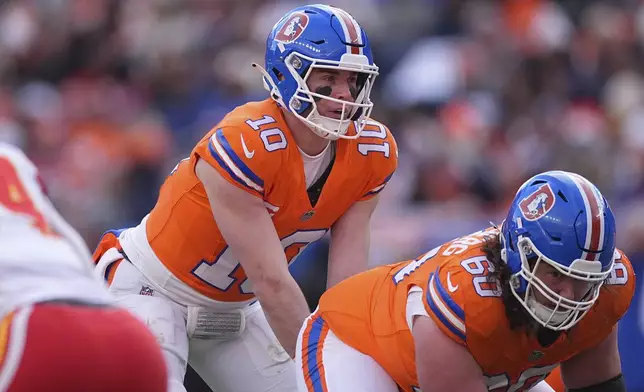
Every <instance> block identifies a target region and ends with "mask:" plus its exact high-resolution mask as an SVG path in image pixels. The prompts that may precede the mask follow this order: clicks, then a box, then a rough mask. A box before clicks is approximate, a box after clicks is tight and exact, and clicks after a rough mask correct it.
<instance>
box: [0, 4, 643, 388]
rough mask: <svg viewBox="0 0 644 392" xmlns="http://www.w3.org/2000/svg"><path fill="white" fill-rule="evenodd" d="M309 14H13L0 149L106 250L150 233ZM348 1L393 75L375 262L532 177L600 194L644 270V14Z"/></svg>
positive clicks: (12, 7)
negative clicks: (270, 51) (209, 136)
mask: <svg viewBox="0 0 644 392" xmlns="http://www.w3.org/2000/svg"><path fill="white" fill-rule="evenodd" d="M304 3H307V2H293V1H264V0H130V1H125V0H5V1H2V2H0V4H1V5H0V140H2V141H8V142H10V143H13V144H16V145H18V146H20V147H22V148H23V149H24V150H25V151H26V152H27V154H28V155H29V156H30V158H31V159H32V160H34V161H35V162H36V164H37V165H38V167H39V168H40V170H41V172H42V175H43V178H44V180H45V182H46V184H47V186H48V188H49V192H50V194H51V196H52V198H53V199H54V201H55V203H56V205H57V206H58V207H59V209H60V211H61V212H62V213H63V215H64V216H65V217H67V219H68V220H69V221H70V222H71V223H72V224H73V225H74V226H75V227H76V228H78V229H79V231H80V232H81V233H82V234H83V236H84V237H85V239H86V240H87V243H88V245H89V246H90V248H93V247H94V246H95V244H96V243H97V239H98V237H99V236H100V234H101V233H102V232H103V231H105V230H106V229H109V228H115V227H125V226H130V225H134V224H136V223H138V222H139V220H140V219H141V217H143V216H144V215H145V214H146V213H147V212H148V211H149V210H150V208H151V207H152V206H153V205H154V203H155V201H156V196H157V192H158V187H159V185H160V184H161V183H162V181H163V180H164V178H165V176H166V175H167V173H169V171H170V170H171V169H172V167H173V166H174V165H175V164H176V163H177V161H179V160H180V159H182V158H183V157H185V156H187V155H188V154H189V152H190V150H191V148H192V146H193V145H194V143H195V142H196V141H197V140H198V139H200V138H201V137H202V135H203V134H204V133H206V132H207V131H208V130H210V128H211V127H213V126H214V125H215V124H216V123H217V122H218V121H219V120H220V119H221V118H222V117H223V116H224V115H225V114H226V113H227V112H228V111H229V110H231V109H233V108H234V107H236V106H238V105H241V104H243V103H245V102H247V101H249V100H260V99H264V98H265V97H266V92H265V91H264V90H263V86H262V83H261V78H260V75H259V73H257V71H256V70H254V69H253V68H251V66H250V64H251V62H254V61H255V62H259V63H263V53H264V48H265V39H266V35H267V34H268V32H269V30H270V28H271V27H272V25H273V24H274V23H275V22H276V21H277V20H278V19H279V17H280V16H281V15H282V14H283V13H284V12H285V11H286V10H288V9H290V8H292V7H294V6H297V5H300V4H304ZM308 3H312V2H308ZM332 5H335V6H339V7H341V8H344V9H346V10H347V11H349V12H350V13H352V14H353V15H354V17H355V18H356V19H357V20H358V21H359V22H360V23H361V24H362V26H363V28H364V29H365V30H366V31H367V33H368V35H369V38H370V40H371V43H372V46H373V50H374V54H375V60H376V63H377V64H378V66H379V67H380V70H381V72H380V76H379V77H378V79H377V80H376V86H375V88H374V92H373V96H372V97H373V99H374V101H375V103H376V107H375V109H374V112H373V114H374V118H376V119H378V120H380V121H382V122H384V123H385V124H387V125H388V126H389V127H390V129H391V130H392V132H393V133H394V135H395V136H396V139H397V141H398V144H399V149H400V167H399V170H398V172H397V174H396V176H395V177H394V179H393V180H392V181H391V183H390V185H389V186H388V187H387V189H386V190H385V191H384V193H383V194H382V197H381V205H380V207H379V209H378V211H377V213H376V216H375V218H374V223H373V243H374V245H373V246H372V252H371V253H372V260H371V261H372V263H373V264H379V263H385V262H393V261H397V260H402V259H405V258H411V257H415V256H416V255H418V254H419V253H421V252H422V251H423V250H425V249H428V248H430V247H433V246H435V245H437V244H439V243H441V242H443V241H446V240H449V239H451V238H453V237H455V236H458V235H461V234H465V233H469V232H472V231H475V230H478V229H480V228H482V227H486V226H487V225H489V222H490V221H492V222H495V223H498V222H500V221H501V219H502V218H503V213H504V211H505V209H506V207H507V203H508V202H509V201H510V200H511V198H512V197H513V195H514V191H515V190H516V188H517V187H518V186H519V185H520V184H521V183H522V182H523V181H525V179H527V178H528V177H529V176H530V175H532V174H534V173H536V172H538V171H542V170H547V169H554V168H557V169H564V170H571V171H576V172H578V173H580V174H582V175H584V176H586V177H587V178H588V179H590V180H591V181H593V182H595V183H596V184H597V185H598V186H599V188H600V189H601V190H602V191H603V193H604V194H605V196H606V197H607V198H608V200H609V202H610V203H611V205H612V207H613V208H614V210H615V212H616V215H617V219H618V226H619V228H618V236H619V240H618V243H619V246H620V247H622V248H623V249H624V250H625V251H626V252H627V254H629V256H630V257H631V259H632V260H633V261H634V263H635V264H636V268H637V269H638V271H641V273H640V276H641V275H642V274H643V273H644V267H643V265H644V197H643V196H644V51H643V49H644V1H641V0H610V1H608V0H606V1H594V0H561V1H551V0H492V1H488V0H334V1H333V2H332ZM393 228H395V229H393ZM324 255H325V246H324V243H321V244H317V245H316V246H313V247H312V249H311V250H310V251H309V252H308V253H307V254H306V257H305V258H304V260H301V261H300V262H298V263H297V264H296V266H294V273H296V275H298V277H299V278H300V280H301V282H302V284H303V285H305V286H306V287H313V289H311V290H312V291H311V292H312V293H315V292H316V291H319V290H321V286H320V285H321V284H323V283H322V281H321V280H320V279H319V277H318V278H313V277H314V276H317V275H315V273H314V272H317V271H319V270H320V269H323V268H324V266H323V262H322V261H323V260H324ZM641 293H642V284H641V282H640V283H639V291H638V296H637V298H636V299H635V302H634V304H633V307H632V309H631V311H629V313H628V314H627V317H626V318H625V319H624V320H623V322H622V326H621V331H620V344H621V346H622V354H623V356H624V363H625V365H624V367H625V369H624V372H625V374H626V376H627V381H628V383H629V387H630V388H631V389H629V390H635V391H644V374H642V372H641V371H639V370H638V368H639V367H641V365H639V363H637V359H638V358H637V357H638V354H639V355H642V354H644V338H643V337H642V330H644V300H642V299H641V297H642V294H641ZM311 295H312V296H313V297H314V296H315V294H311ZM312 301H313V302H314V301H315V298H313V299H312Z"/></svg>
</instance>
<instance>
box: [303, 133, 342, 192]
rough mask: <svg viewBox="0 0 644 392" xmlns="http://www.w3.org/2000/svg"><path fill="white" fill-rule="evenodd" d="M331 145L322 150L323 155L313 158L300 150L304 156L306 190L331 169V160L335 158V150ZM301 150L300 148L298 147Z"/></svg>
mask: <svg viewBox="0 0 644 392" xmlns="http://www.w3.org/2000/svg"><path fill="white" fill-rule="evenodd" d="M331 144H332V143H330V142H329V144H327V146H326V147H325V148H324V150H322V152H321V153H319V154H317V155H314V156H311V155H308V154H307V153H305V152H304V151H302V150H301V149H300V154H301V155H302V161H303V162H304V177H305V178H306V189H308V188H309V187H310V186H311V184H314V183H315V181H317V180H318V179H319V178H320V177H321V176H322V173H324V171H325V170H326V169H327V167H329V163H331V158H333V148H332V147H331ZM298 149H299V147H298Z"/></svg>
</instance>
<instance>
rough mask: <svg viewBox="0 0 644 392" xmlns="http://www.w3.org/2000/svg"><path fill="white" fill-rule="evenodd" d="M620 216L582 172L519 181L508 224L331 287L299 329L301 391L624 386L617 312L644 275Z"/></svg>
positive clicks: (596, 390) (607, 391)
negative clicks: (618, 225)
mask: <svg viewBox="0 0 644 392" xmlns="http://www.w3.org/2000/svg"><path fill="white" fill-rule="evenodd" d="M634 278H635V277H634V275H633V270H632V268H631V264H630V262H629V260H628V259H627V258H626V256H625V255H624V254H623V253H622V252H621V251H619V250H616V249H615V218H614V216H613V213H612V211H611V209H610V207H609V206H608V204H607V202H606V200H605V199H604V197H603V196H602V195H601V193H600V192H599V190H597V188H596V187H595V186H594V185H593V184H591V183H590V182H589V181H588V180H586V179H585V178H583V177H581V176H579V175H577V174H573V173H568V172H562V171H551V172H546V173H542V174H540V175H537V176H535V177H533V178H531V179H530V180H528V181H527V182H526V183H525V184H524V185H523V186H522V187H521V188H520V189H519V191H518V193H517V195H516V197H515V199H514V201H513V202H512V205H511V206H510V210H509V212H508V215H507V218H506V219H505V221H504V222H503V225H502V227H501V229H498V228H496V227H493V228H489V229H487V230H483V231H480V232H477V233H474V234H471V235H468V236H465V237H461V238H458V239H456V240H453V241H451V242H448V243H446V244H444V245H441V246H439V247H437V248H435V249H433V250H431V251H429V252H428V253H426V254H424V255H422V256H421V257H419V258H418V259H415V260H410V261H405V262H401V263H396V264H391V265H387V266H382V267H379V268H376V269H373V270H370V271H367V272H364V273H361V274H359V275H356V276H354V277H352V278H349V279H347V280H345V281H344V282H342V283H340V284H338V285H336V286H335V287H333V288H331V289H330V290H329V291H327V292H326V293H325V294H324V295H323V296H322V298H321V300H320V305H319V308H318V309H317V311H316V312H314V313H313V314H312V315H311V316H310V317H309V318H308V320H307V321H306V322H305V323H304V326H303V328H302V330H301V332H300V336H299V339H298V347H297V363H298V367H299V370H300V371H299V372H298V377H299V379H298V388H299V390H300V391H316V392H317V391H330V392H340V391H379V392H397V391H399V388H400V390H403V391H409V392H412V391H414V392H417V391H421V390H422V391H425V392H427V391H467V392H484V391H507V392H510V391H513V392H514V391H527V390H530V391H552V389H551V388H550V387H549V386H548V385H547V384H546V383H545V382H542V380H544V379H545V377H546V376H547V375H548V374H549V373H550V372H551V371H552V370H553V369H554V368H555V367H556V366H558V365H559V364H561V373H562V377H563V381H564V383H565V385H566V388H568V390H569V391H576V392H581V391H587V392H590V391H593V392H600V391H603V392H619V391H625V386H624V382H623V380H622V376H621V367H620V358H619V352H618V349H617V335H616V334H617V327H616V324H617V321H618V320H619V319H620V318H621V317H622V315H623V314H624V313H625V312H626V310H627V308H628V306H629V304H630V301H631V298H632V297H633V292H634V286H635V282H634V281H635V279H634Z"/></svg>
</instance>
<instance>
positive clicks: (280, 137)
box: [123, 99, 398, 302]
mask: <svg viewBox="0 0 644 392" xmlns="http://www.w3.org/2000/svg"><path fill="white" fill-rule="evenodd" d="M354 129H355V128H354ZM354 129H350V130H349V132H352V131H353V132H355V130H354ZM199 159H203V160H205V161H206V162H208V163H209V164H210V165H211V166H212V167H213V168H215V169H216V170H217V171H218V172H219V173H220V174H221V175H222V176H223V177H224V178H226V180H228V181H229V182H230V183H231V184H233V185H235V186H237V187H239V188H240V189H243V190H244V191H247V192H249V193H251V194H253V195H255V196H257V197H259V198H261V199H262V200H263V201H264V204H265V206H266V209H267V211H268V212H269V214H270V215H271V216H272V220H273V222H274V224H275V228H276V230H277V234H278V236H279V238H280V239H281V242H282V246H283V247H284V250H285V252H286V256H287V260H289V262H290V261H292V260H293V259H294V257H295V256H296V255H298V254H299V253H301V251H302V250H303V249H304V247H305V246H306V245H308V244H309V243H311V242H314V241H316V240H318V239H319V238H320V237H322V236H323V235H324V234H325V233H326V232H327V231H328V230H329V229H330V227H331V226H332V225H333V223H334V222H335V221H336V220H338V218H340V217H341V216H342V215H343V214H344V213H345V211H347V209H349V207H351V205H352V204H353V203H355V202H356V201H362V200H367V199H370V198H372V197H373V196H374V195H376V194H377V193H378V192H380V191H381V190H382V189H383V188H384V186H385V184H386V183H387V181H388V180H389V178H390V177H391V175H392V174H393V172H394V171H395V169H396V166H397V159H398V158H397V149H396V143H395V141H394V138H393V137H392V135H391V133H390V132H389V130H388V129H387V128H386V127H385V126H384V125H382V124H380V123H378V122H375V121H371V122H370V123H369V125H368V126H367V127H366V128H365V130H364V131H363V132H362V134H361V136H360V137H359V138H357V139H354V140H346V139H340V140H338V141H337V142H336V150H335V161H334V163H333V167H332V170H331V172H330V174H329V177H328V179H327V181H326V183H325V185H324V187H323V189H322V192H321V194H320V197H319V199H318V201H317V203H316V204H315V205H314V206H312V205H311V203H310V201H309V197H308V194H307V190H306V182H305V174H304V166H303V165H304V164H303V160H302V156H301V153H300V150H299V149H298V147H297V144H296V143H295V140H294V139H293V136H292V134H291V132H290V130H289V128H288V127H287V125H286V122H285V120H284V116H283V113H282V111H281V109H280V108H279V107H278V105H277V104H276V103H275V102H274V101H272V100H270V99H268V100H265V101H262V102H251V103H248V104H246V105H243V106H240V107H238V108H236V109H235V110H233V111H232V112H230V113H229V114H228V115H227V116H226V117H225V118H224V119H223V120H222V121H221V122H220V123H219V124H217V126H216V127H215V128H214V129H212V130H211V131H210V132H209V133H208V134H206V135H205V136H204V137H203V139H201V141H199V143H198V144H197V146H196V147H195V148H194V150H193V151H192V153H191V155H190V157H189V158H187V159H185V160H183V161H181V162H180V163H179V164H178V165H177V167H176V168H175V169H174V170H173V172H172V173H171V175H170V176H168V178H167V179H166V181H165V183H164V184H163V186H162V188H161V191H160V195H159V200H158V202H157V204H156V206H155V207H154V209H153V210H152V212H151V213H150V215H149V217H148V218H147V221H146V223H145V227H146V228H145V231H146V237H147V241H148V242H149V245H150V247H151V248H152V251H153V252H154V255H155V256H156V257H157V258H158V259H159V260H160V261H161V263H163V265H165V267H166V268H167V269H168V270H169V271H170V272H171V273H172V274H173V275H174V276H176V277H177V278H178V279H180V280H181V281H182V282H184V283H186V284H187V285H189V286H191V287H192V288H193V289H195V290H196V291H197V292H199V293H201V294H203V295H205V296H207V297H209V298H211V299H214V300H217V301H224V302H237V301H239V302H241V301H247V300H250V299H252V298H253V297H254V294H253V292H252V288H251V286H250V281H248V280H247V278H246V274H245V272H244V270H243V268H241V266H240V264H239V261H238V260H236V259H235V257H234V256H233V255H232V252H231V250H230V248H229V247H228V245H227V244H226V241H225V240H224V238H223V237H222V235H221V233H220V231H219V229H218V228H217V224H216V222H215V219H214V218H213V213H212V211H211V208H210V204H209V201H208V198H207V195H206V192H205V189H204V187H203V185H202V184H201V182H200V181H199V179H198V178H197V176H196V174H195V165H196V163H197V161H198V160H199ZM123 248H124V250H125V251H126V252H127V251H128V249H127V248H126V245H125V243H124V244H123ZM128 256H129V257H130V258H132V255H130V254H129V252H128Z"/></svg>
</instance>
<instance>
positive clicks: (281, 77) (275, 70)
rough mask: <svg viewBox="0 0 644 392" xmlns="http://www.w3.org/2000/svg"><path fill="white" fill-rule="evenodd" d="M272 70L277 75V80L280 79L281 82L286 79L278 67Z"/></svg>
mask: <svg viewBox="0 0 644 392" xmlns="http://www.w3.org/2000/svg"><path fill="white" fill-rule="evenodd" d="M272 71H273V74H274V75H275V78H277V80H279V81H280V82H281V81H282V80H284V79H285V77H284V75H283V74H282V73H281V72H280V71H279V70H278V69H277V68H273V69H272Z"/></svg>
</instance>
